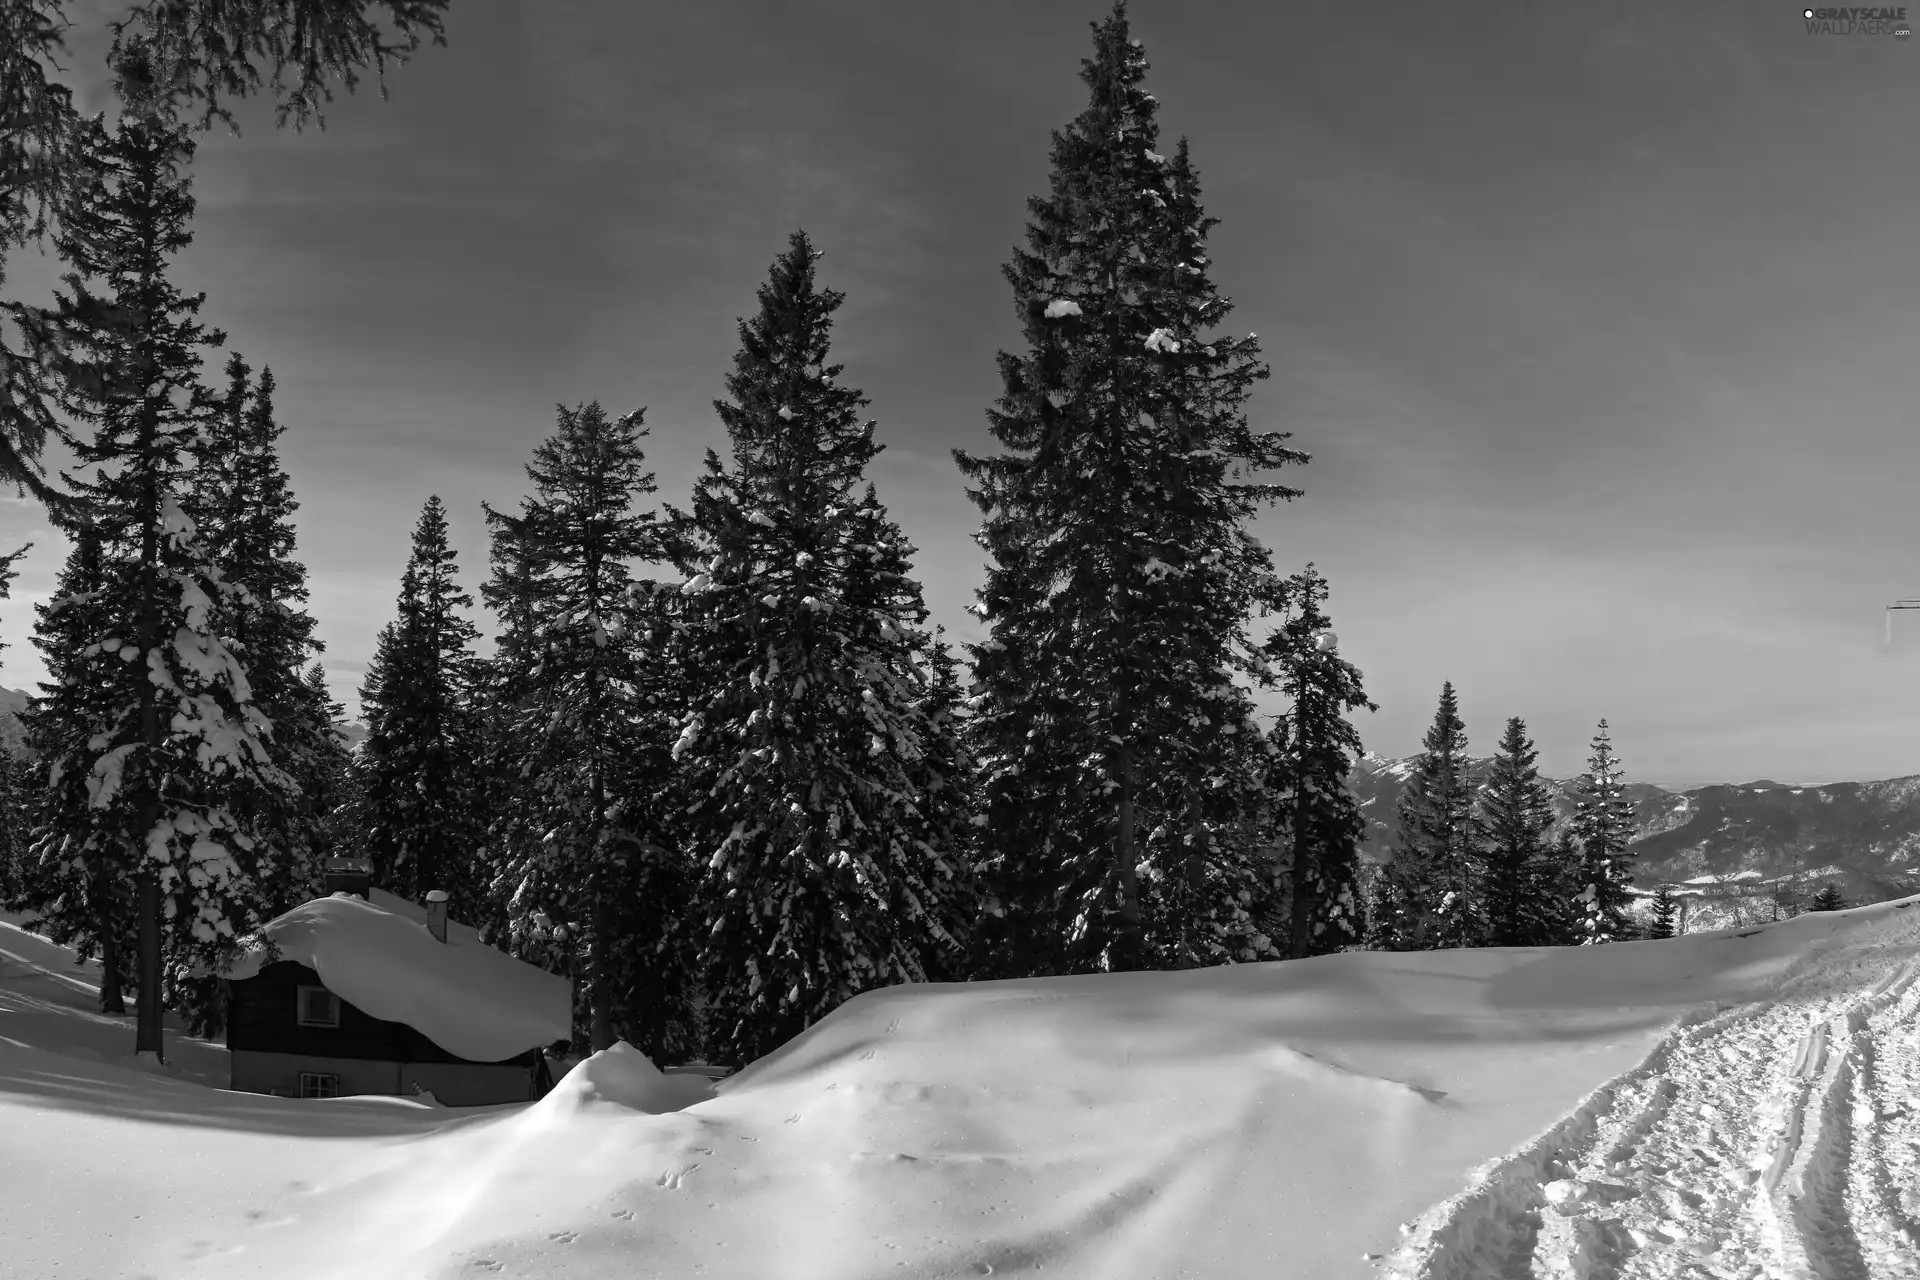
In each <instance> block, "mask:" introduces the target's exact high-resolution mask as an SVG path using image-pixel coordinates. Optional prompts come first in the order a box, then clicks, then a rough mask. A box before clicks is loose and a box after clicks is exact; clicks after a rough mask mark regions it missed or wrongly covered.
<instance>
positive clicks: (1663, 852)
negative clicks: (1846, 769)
mask: <svg viewBox="0 0 1920 1280" xmlns="http://www.w3.org/2000/svg"><path fill="white" fill-rule="evenodd" d="M1416 759H1417V757H1409V758H1407V759H1404V760H1388V759H1385V758H1383V757H1381V756H1375V755H1367V756H1364V757H1362V758H1361V760H1360V761H1359V763H1358V765H1357V766H1356V768H1355V769H1354V771H1353V774H1352V777H1351V782H1352V785H1353V790H1354V794H1355V796H1356V797H1357V798H1358V799H1359V801H1360V806H1361V810H1362V812H1364V813H1365V814H1366V815H1367V819H1368V830H1367V850H1366V852H1367V854H1368V856H1369V857H1372V858H1374V859H1375V860H1379V861H1384V860H1385V859H1386V857H1387V856H1388V851H1389V850H1390V849H1391V847H1392V842H1393V832H1394V824H1395V819H1394V813H1395V809H1396V807H1397V805H1398V804H1399V800H1400V795H1401V792H1402V791H1403V790H1404V789H1405V786H1406V781H1407V779H1408V777H1410V776H1411V775H1412V773H1413V768H1414V763H1415V760H1416ZM1492 765H1493V761H1492V760H1491V759H1479V760H1472V761H1470V762H1469V764H1468V770H1467V773H1468V777H1469V778H1471V779H1472V780H1473V781H1474V783H1475V784H1476V785H1478V784H1479V783H1481V782H1483V781H1484V780H1485V779H1486V777H1487V774H1488V772H1489V770H1490V769H1491V768H1492ZM1543 781H1546V782H1547V785H1548V789H1549V791H1550V793H1551V795H1552V798H1553V809H1554V814H1555V819H1556V828H1555V833H1556V834H1557V833H1558V827H1559V825H1560V824H1564V823H1565V822H1566V821H1567V820H1568V819H1570V818H1571V817H1572V816H1573V812H1574V806H1575V803H1576V801H1575V798H1574V796H1573V794H1572V792H1573V790H1574V787H1575V780H1572V779H1543ZM1626 794H1627V798H1628V799H1630V800H1632V801H1633V804H1634V820H1635V824H1636V826H1637V828H1638V834H1637V835H1636V836H1635V837H1634V839H1633V842H1632V844H1631V845H1630V846H1629V849H1630V852H1632V854H1633V855H1634V882H1635V884H1636V885H1637V886H1639V887H1640V888H1642V889H1644V890H1647V891H1651V890H1652V889H1654V888H1655V887H1657V886H1659V885H1661V884H1671V885H1674V886H1675V887H1676V889H1677V891H1678V892H1679V893H1680V895H1681V896H1682V898H1683V900H1684V901H1686V902H1687V906H1688V910H1689V913H1690V914H1691V915H1692V916H1693V917H1694V919H1693V922H1692V923H1690V924H1689V926H1688V927H1689V928H1691V929H1701V928H1715V927H1720V926H1722V925H1727V924H1736V923H1738V924H1746V923H1751V922H1752V921H1753V920H1754V919H1758V918H1764V917H1765V915H1766V914H1768V913H1770V912H1771V911H1773V910H1774V909H1775V906H1774V903H1775V900H1776V896H1777V895H1778V894H1780V893H1782V892H1784V893H1787V894H1797V895H1798V900H1800V901H1804V900H1805V899H1806V898H1807V897H1809V896H1811V893H1812V892H1813V890H1814V889H1816V888H1817V887H1818V886H1819V885H1821V884H1826V883H1833V884H1835V885H1837V886H1838V887H1839V889H1840V892H1841V894H1842V896H1843V897H1844V898H1845V899H1846V901H1847V902H1848V903H1849V904H1850V905H1856V906H1857V905H1860V904H1863V903H1867V902H1879V901H1884V900H1885V899H1888V898H1896V897H1902V896H1904V895H1906V894H1911V893H1920V776H1916V777H1908V778H1888V779H1885V780H1883V781H1880V782H1836V783H1829V784H1827V785H1825V786H1818V787H1789V786H1783V785H1781V784H1780V783H1777V782H1772V781H1769V780H1767V779H1764V778H1763V779H1761V780H1759V781H1757V782H1746V783H1736V784H1719V785H1714V786H1706V787H1692V788H1689V789H1687V790H1685V791H1669V790H1667V789H1665V788H1663V787H1657V786H1653V785H1652V784H1650V783H1645V782H1635V783H1629V784H1628V785H1627V791H1626Z"/></svg>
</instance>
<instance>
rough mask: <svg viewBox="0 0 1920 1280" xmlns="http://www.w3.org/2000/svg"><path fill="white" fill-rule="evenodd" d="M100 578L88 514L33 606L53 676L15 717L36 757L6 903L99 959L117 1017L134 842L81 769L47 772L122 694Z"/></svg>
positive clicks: (102, 728) (90, 736) (126, 963)
mask: <svg viewBox="0 0 1920 1280" xmlns="http://www.w3.org/2000/svg"><path fill="white" fill-rule="evenodd" d="M105 582H106V576H105V570H104V568H103V566H102V564H101V550H100V536H99V533H98V531H97V530H96V529H95V528H94V526H93V525H92V523H91V522H90V521H86V520H84V519H83V520H82V522H81V524H80V526H79V528H78V529H77V530H76V531H75V537H74V540H73V544H72V546H71V547H70V548H69V549H68V552H67V559H66V563H65V564H64V565H62V567H61V570H60V576H59V578H58V579H57V580H56V582H55V585H54V594H53V598H52V599H50V600H48V601H47V602H46V603H45V604H41V605H37V606H35V609H34V613H35V626H34V634H33V644H34V647H35V648H36V649H38V650H39V651H40V657H41V661H42V662H44V663H45V664H46V668H47V674H48V679H47V680H46V681H44V682H42V683H41V685H40V693H39V695H38V696H37V697H34V698H32V699H30V700H29V701H28V704H27V709H26V711H25V713H24V714H23V715H22V717H21V720H22V723H23V725H24V727H25V728H26V731H27V745H28V746H29V748H30V749H31V750H32V752H33V758H34V761H35V764H34V766H33V772H32V775H31V776H32V782H31V790H30V791H29V792H28V793H27V794H24V795H23V796H22V802H23V803H22V807H23V812H24V816H25V818H26V822H25V823H24V824H23V825H22V827H21V829H20V832H19V834H18V836H17V845H18V848H17V857H16V863H15V865H16V868H17V874H16V877H15V880H14V883H13V885H12V887H11V889H10V891H9V892H8V894H7V896H6V900H5V905H6V906H7V908H8V909H9V910H12V911H22V912H26V913H27V914H28V915H30V916H32V917H33V918H34V919H35V921H36V922H37V923H36V926H35V927H36V928H38V929H40V930H41V931H43V932H45V933H46V935H47V936H48V937H49V938H51V939H53V940H54V941H55V942H58V943H60V944H61V945H62V946H69V947H72V948H74V950H75V951H76V952H77V953H78V954H79V956H80V957H81V958H82V959H88V960H90V959H94V958H95V957H98V958H99V960H100V964H101V969H102V978H101V983H100V1008H101V1010H102V1012H105V1013H114V1014H119V1013H125V1012H126V1006H125V1003H124V1001H123V997H122V989H123V987H124V986H125V985H126V981H125V980H126V979H127V978H128V977H129V976H130V974H131V973H132V960H133V954H132V953H133V946H132V940H133V937H134V916H133V893H132V885H133V876H134V874H135V872H136V870H137V867H136V864H135V862H134V860H133V857H132V854H133V852H134V851H133V850H132V849H131V848H130V847H129V846H128V845H127V844H126V842H124V841H121V840H118V839H116V838H115V831H114V827H113V826H112V823H111V818H110V815H108V814H106V813H104V812H103V811H101V810H98V809H95V808H94V807H93V806H92V805H91V804H90V803H89V802H88V790H87V781H88V774H87V772H86V771H85V770H84V769H77V768H72V767H66V768H61V769H59V771H58V772H56V773H51V774H50V766H53V765H56V764H57V763H58V762H60V761H63V760H69V761H70V760H80V759H87V758H90V755H91V751H90V744H91V743H92V742H93V740H94V739H95V738H97V737H100V736H101V735H103V734H107V733H110V732H111V731H112V728H113V724H114V721H115V718H116V715H117V713H118V711H119V709H120V706H121V703H122V702H123V700H124V698H125V696H126V694H125V689H124V687H123V686H124V682H123V681H122V680H120V678H119V676H120V672H119V670H118V668H119V666H120V665H121V663H120V657H119V654H118V652H117V651H114V652H108V651H105V650H103V649H101V648H100V647H99V646H98V645H97V644H96V643H95V641H96V640H97V639H98V637H100V636H101V635H102V634H105V633H106V632H107V631H108V629H109V628H108V626H107V622H108V617H109V615H108V613H107V612H106V608H105V591H104V586H105Z"/></svg>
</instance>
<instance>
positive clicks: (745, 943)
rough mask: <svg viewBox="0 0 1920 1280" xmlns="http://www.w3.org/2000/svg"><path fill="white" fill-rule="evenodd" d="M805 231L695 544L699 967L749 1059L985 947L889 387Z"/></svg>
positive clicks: (690, 768) (743, 389)
mask: <svg viewBox="0 0 1920 1280" xmlns="http://www.w3.org/2000/svg"><path fill="white" fill-rule="evenodd" d="M818 256H819V255H818V254H817V253H816V252H815V251H814V249H813V247H812V245H811V243H810V242H809V241H808V239H807V237H806V235H805V234H804V233H800V232H796V233H795V234H794V236H793V237H792V240H791V242H790V244H789V247H788V249H787V251H786V252H785V253H784V254H782V255H781V256H780V257H779V258H778V259H777V260H776V261H775V262H774V264H773V269H772V273H771V278H770V279H769V280H768V281H767V283H766V284H765V285H763V286H762V287H761V289H760V292H759V299H760V310H759V313H758V314H757V315H755V316H754V317H753V318H752V319H750V320H745V321H743V322H742V323H741V325H740V350H739V353H738V354H737V355H736V356H735V358H734V368H733V372H732V373H731V374H730V375H728V377H727V382H726V387H727V394H728V397H729V398H728V399H726V400H721V401H717V402H716V403H715V408H716V409H717V410H718V411H719V414H720V418H721V421H722V422H724V423H725V424H726V427H727V432H728V435H729V436H730V437H731V438H732V442H733V458H732V464H731V466H722V464H721V462H720V459H719V458H718V457H717V456H716V455H714V454H713V453H712V452H709V453H708V455H707V470H706V474H705V475H704V476H702V477H701V478H700V480H699V481H698V483H697V484H696V487H695V490H694V495H693V510H692V513H691V515H687V514H684V513H681V512H678V511H675V512H674V513H673V514H674V517H675V521H676V524H677V525H678V526H679V528H680V530H681V534H680V545H678V546H677V547H676V549H675V559H676V562H677V563H678V564H679V565H680V567H681V569H682V571H683V572H686V573H688V574H689V575H690V577H689V580H688V582H687V584H686V592H687V595H688V599H687V602H686V615H687V616H686V620H685V630H684V631H683V633H682V637H683V641H684V647H683V650H682V652H683V655H684V656H683V663H684V666H685V670H686V672H687V678H688V680H689V682H690V685H691V689H690V696H691V699H692V701H691V705H690V708H689V713H688V715H687V717H686V720H685V722H684V726H683V729H682V732H681V734H680V735H679V737H678V739H677V741H676V742H675V744H674V748H673V751H674V756H675V758H676V759H677V760H678V762H679V765H680V769H681V772H682V774H683V777H684V785H685V787H686V788H687V790H688V793H689V795H690V796H691V797H692V799H691V802H690V803H691V805H692V806H693V807H692V811H691V812H690V813H689V814H688V815H687V817H688V821H689V823H690V824H691V838H692V840H693V843H692V845H691V847H690V848H689V850H688V851H689V852H690V853H691V854H692V855H693V856H694V857H695V858H696V859H697V860H698V865H699V867H700V869H701V872H702V875H703V882H702V885H701V887H700V890H699V893H700V905H701V910H702V912H703V917H704V920H705V923H704V924H703V926H702V927H703V929H704V930H705V937H704V938H703V939H702V954H701V959H700V969H701V975H702V979H703V981H704V983H705V985H706V996H707V1001H708V1019H709V1025H710V1026H711V1028H712V1031H713V1034H714V1037H715V1045H714V1049H715V1051H716V1052H718V1053H722V1054H725V1055H727V1056H728V1057H729V1058H730V1059H733V1060H737V1061H745V1060H748V1059H751V1058H754V1057H757V1056H759V1055H760V1054H762V1053H765V1052H766V1051H768V1050H769V1049H771V1048H773V1047H775V1046H777V1045H779V1044H780V1043H782V1042H783V1041H785V1040H787V1039H788V1038H790V1037H791V1036H793V1035H794V1034H795V1033H797V1032H799V1031H800V1030H802V1029H803V1028H805V1027H806V1026H808V1025H810V1024H811V1023H813V1022H816V1021H818V1020H819V1019H820V1018H821V1017H823V1016H825V1015H826V1014H827V1013H828V1012H829V1011H831V1010H832V1009H833V1008H834V1007H836V1006H837V1005H839V1004H840V1003H841V1002H843V1001H845V1000H846V999H848V998H849V997H851V996H853V995H856V994H858V993H859V992H861V991H865V990H869V989H871V988H874V987H880V986H885V985H888V984H891V983H899V982H915V981H920V980H923V979H925V978H926V977H927V976H928V974H929V972H930V971H931V970H934V969H936V968H938V967H939V966H940V965H941V964H942V963H943V961H942V956H943V954H944V953H950V952H957V951H958V949H959V948H960V947H961V946H962V945H964V934H965V925H966V923H967V921H968V919H969V917H970V915H971V911H972V904H971V902H970V901H969V899H968V896H967V886H966V868H965V866H964V865H963V864H962V863H961V861H960V859H959V857H958V853H957V851H958V849H959V848H960V846H961V844H962V841H961V838H960V826H961V823H962V822H963V821H964V815H963V811H962V810H960V809H959V808H957V807H956V806H957V802H958V800H959V796H960V793H959V790H958V788H957V787H943V788H930V787H929V786H928V785H927V769H928V764H927V762H928V760H929V759H932V760H934V761H941V760H947V759H952V758H954V748H953V747H952V745H951V744H950V743H947V742H944V741H942V740H941V735H942V734H943V733H944V732H945V731H946V723H947V722H946V721H945V720H944V718H942V717H941V716H939V715H935V714H932V711H931V709H930V707H929V704H928V702H927V694H928V690H929V687H930V686H931V685H933V684H934V681H935V673H934V672H932V671H929V670H928V668H927V666H926V665H925V664H926V662H927V656H928V650H929V637H928V636H927V634H926V631H925V628H924V621H925V618H926V607H925V605H924V603H923V602H922V600H921V591H920V586H919V584H918V583H917V582H915V581H914V580H913V579H912V577H911V576H910V571H909V565H910V559H911V556H912V548H911V547H909V546H908V545H907V544H906V542H905V539H904V537H903V535H902V534H901V533H900V531H899V528H898V526H897V525H895V524H893V522H892V521H890V520H889V519H887V518H886V514H885V512H884V510H883V509H882V508H881V506H880V504H879V502H878V500H877V498H876V497H875V495H874V492H873V489H872V487H871V486H865V487H864V488H863V487H862V479H863V475H864V472H865V469H866V466H867V464H868V463H869V462H870V461H871V460H872V459H873V457H874V456H875V455H876V454H877V453H879V451H880V447H881V446H880V445H879V444H877V443H876V442H875V441H874V438H873V430H874V424H873V422H872V421H871V420H864V421H863V420H862V418H861V416H860V413H861V410H862V409H863V408H864V407H865V406H866V404H867V399H866V397H865V396H863V395H862V394H861V393H860V392H859V391H857V390H855V389H854V388H852V387H848V386H844V385H842V384H841V383H840V382H839V381H838V379H839V375H840V372H841V366H839V365H835V364H832V363H830V337H831V329H832V322H833V315H834V313H835V312H836V311H837V310H838V309H839V307H840V304H841V302H842V299H843V295H842V294H840V293H838V292H836V291H835V290H832V289H827V288H823V287H821V286H820V285H818V284H817V283H816V280H815V275H814V272H815V260H816V259H817V258H818Z"/></svg>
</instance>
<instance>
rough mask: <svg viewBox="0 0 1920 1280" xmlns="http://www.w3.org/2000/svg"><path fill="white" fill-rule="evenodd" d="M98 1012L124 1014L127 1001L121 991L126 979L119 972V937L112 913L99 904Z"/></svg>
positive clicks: (104, 905) (104, 904) (106, 907)
mask: <svg viewBox="0 0 1920 1280" xmlns="http://www.w3.org/2000/svg"><path fill="white" fill-rule="evenodd" d="M99 928H100V1012H102V1013H112V1014H121V1015H124V1014H125V1013H126V1011H127V1001H126V997H125V995H124V994H123V993H122V988H123V987H124V985H125V982H126V979H125V978H124V976H123V975H122V974H121V972H120V937H119V935H118V933H117V932H116V931H115V930H114V926H113V913H112V912H111V911H110V910H109V909H108V906H107V904H106V903H105V902H102V903H101V904H100V923H99Z"/></svg>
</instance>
